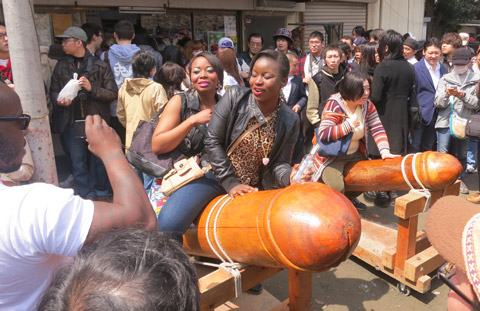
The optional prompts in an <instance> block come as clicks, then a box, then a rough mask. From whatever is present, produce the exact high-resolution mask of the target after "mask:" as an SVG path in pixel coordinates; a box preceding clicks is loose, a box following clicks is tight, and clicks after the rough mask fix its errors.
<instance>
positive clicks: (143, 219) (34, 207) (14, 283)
mask: <svg viewBox="0 0 480 311" xmlns="http://www.w3.org/2000/svg"><path fill="white" fill-rule="evenodd" d="M0 102H1V103H2V104H1V105H0V145H1V146H2V147H1V148H0V173H9V172H13V171H15V170H17V169H18V168H19V167H20V165H21V162H22V157H23V155H24V148H23V147H24V146H25V135H26V134H27V127H28V124H29V121H30V117H29V116H28V115H25V114H23V111H22V107H21V105H20V98H19V97H18V95H17V94H16V93H15V92H14V91H12V90H11V89H10V88H9V87H8V86H6V85H5V84H1V83H0ZM85 131H86V136H87V138H88V143H89V148H90V150H91V151H92V152H93V153H94V154H96V155H97V156H98V157H99V158H100V159H102V161H103V162H104V163H105V166H106V168H107V170H108V174H109V177H110V181H111V184H112V187H113V190H114V191H115V197H114V200H113V203H105V202H98V201H97V202H92V201H90V200H84V199H82V198H81V197H79V196H75V195H73V191H72V190H69V189H61V188H58V187H55V186H53V185H49V184H45V183H33V184H29V185H24V186H15V187H10V186H9V185H8V183H6V182H4V181H2V180H1V179H0V309H2V310H36V309H37V303H38V301H39V299H40V297H41V295H42V293H43V292H44V290H45V288H46V287H47V286H48V283H49V281H50V279H51V277H52V275H53V273H54V272H55V270H57V269H58V268H59V267H60V266H61V265H63V264H65V263H66V262H68V261H69V260H70V258H69V257H73V256H75V255H76V254H77V253H78V251H79V250H80V249H81V248H82V246H83V245H84V244H88V243H91V242H93V240H94V239H95V238H96V237H97V236H98V235H99V234H100V233H102V232H105V231H107V230H109V229H111V228H122V227H128V226H135V227H140V228H144V229H147V230H156V229H157V224H156V223H157V221H156V217H155V213H154V212H153V209H152V207H151V205H150V202H149V201H148V198H147V195H146V193H145V190H144V189H143V185H142V183H141V182H140V180H139V179H138V177H137V175H136V174H135V172H134V171H133V170H132V168H131V167H130V165H129V164H128V162H127V161H126V159H125V156H124V154H123V151H122V146H121V144H120V139H119V137H118V135H117V134H116V133H115V132H114V131H113V130H112V128H110V127H109V126H108V125H107V124H106V122H105V121H104V120H102V119H101V118H100V117H99V116H98V115H96V116H93V117H92V116H88V117H87V118H86V120H85Z"/></svg>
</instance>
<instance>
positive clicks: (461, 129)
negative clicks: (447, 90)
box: [450, 95, 468, 139]
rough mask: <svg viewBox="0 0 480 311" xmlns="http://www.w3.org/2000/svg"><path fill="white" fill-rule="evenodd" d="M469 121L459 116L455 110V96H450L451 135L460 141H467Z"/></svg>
mask: <svg viewBox="0 0 480 311" xmlns="http://www.w3.org/2000/svg"><path fill="white" fill-rule="evenodd" d="M467 121H468V119H466V118H462V117H460V116H458V115H457V114H456V113H455V111H454V110H453V96H452V95H450V135H452V136H453V137H455V138H458V139H467V135H466V127H467Z"/></svg>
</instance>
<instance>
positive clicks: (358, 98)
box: [315, 72, 399, 210]
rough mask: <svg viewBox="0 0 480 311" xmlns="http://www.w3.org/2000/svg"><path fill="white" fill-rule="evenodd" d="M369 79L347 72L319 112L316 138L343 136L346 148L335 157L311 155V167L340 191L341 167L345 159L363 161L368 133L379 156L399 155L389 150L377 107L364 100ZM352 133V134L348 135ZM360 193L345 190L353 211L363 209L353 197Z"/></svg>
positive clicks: (368, 89) (325, 181)
mask: <svg viewBox="0 0 480 311" xmlns="http://www.w3.org/2000/svg"><path fill="white" fill-rule="evenodd" d="M370 87H371V79H370V77H368V76H367V75H366V74H364V73H361V72H350V73H348V74H347V75H346V76H345V78H344V79H343V81H342V82H341V83H340V87H339V93H337V94H334V95H332V96H331V97H330V99H329V100H328V101H327V103H326V105H325V108H324V110H323V113H322V121H321V122H320V127H319V128H318V137H317V139H320V140H321V141H322V142H331V141H335V140H339V139H346V140H347V141H348V144H349V147H348V151H347V153H346V155H339V156H336V157H333V156H331V157H322V156H320V155H319V154H317V155H316V157H315V170H316V171H319V172H318V174H319V176H320V177H321V178H322V180H323V182H324V183H325V184H326V185H327V186H330V187H332V188H334V189H336V190H338V191H340V192H342V193H344V192H345V183H344V181H343V177H344V176H343V169H344V166H345V164H346V163H347V162H355V161H361V160H365V159H366V158H367V154H368V152H367V144H366V143H365V140H366V137H367V134H368V132H370V133H371V134H372V136H373V139H374V140H375V143H376V145H377V147H378V149H379V150H380V154H381V156H382V159H387V158H395V157H398V156H399V155H394V154H391V153H390V146H389V144H388V138H387V134H386V133H385V130H384V129H383V125H382V122H381V121H380V119H379V117H378V113H377V110H376V108H375V106H374V105H373V103H372V102H371V101H370V100H369V99H368V97H369V96H370ZM349 134H352V135H349ZM359 194H360V193H353V192H349V193H345V195H346V196H347V197H348V198H349V199H350V200H351V201H352V203H353V205H354V206H355V207H356V208H357V210H365V208H366V206H365V204H363V203H362V202H360V201H359V200H358V199H357V198H356V197H357V196H358V195H359Z"/></svg>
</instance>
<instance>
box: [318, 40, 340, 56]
mask: <svg viewBox="0 0 480 311" xmlns="http://www.w3.org/2000/svg"><path fill="white" fill-rule="evenodd" d="M328 51H337V52H338V56H340V58H341V57H342V50H341V49H340V47H339V46H338V44H337V43H330V44H329V45H327V46H326V47H325V48H324V49H323V51H322V53H323V58H325V56H326V55H327V52H328Z"/></svg>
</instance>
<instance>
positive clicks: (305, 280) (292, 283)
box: [288, 269, 312, 311]
mask: <svg viewBox="0 0 480 311" xmlns="http://www.w3.org/2000/svg"><path fill="white" fill-rule="evenodd" d="M288 292H289V301H290V306H289V310H290V311H311V310H312V273H310V272H303V271H298V270H294V269H288Z"/></svg>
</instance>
